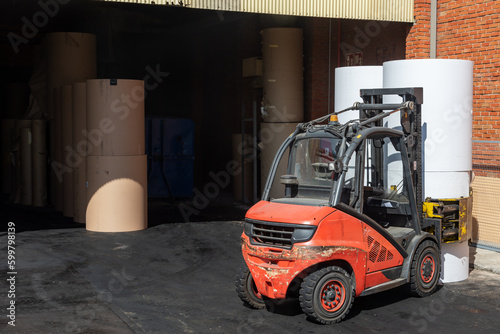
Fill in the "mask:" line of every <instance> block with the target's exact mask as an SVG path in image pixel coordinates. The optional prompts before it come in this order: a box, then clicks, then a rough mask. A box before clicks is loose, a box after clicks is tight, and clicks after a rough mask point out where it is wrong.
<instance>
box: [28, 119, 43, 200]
mask: <svg viewBox="0 0 500 334" xmlns="http://www.w3.org/2000/svg"><path fill="white" fill-rule="evenodd" d="M31 126H32V134H33V146H32V151H31V153H32V157H31V160H32V166H33V168H32V169H33V206H45V205H47V122H46V121H45V120H40V119H36V120H33V121H32V123H31Z"/></svg>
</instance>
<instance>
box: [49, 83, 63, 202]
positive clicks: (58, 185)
mask: <svg viewBox="0 0 500 334" xmlns="http://www.w3.org/2000/svg"><path fill="white" fill-rule="evenodd" d="M53 96H54V101H53V103H54V151H53V157H52V161H53V162H55V164H53V165H52V169H51V173H54V176H53V177H54V181H53V182H54V184H53V187H54V188H52V189H53V191H54V197H55V202H54V203H53V204H54V208H55V210H56V211H59V212H62V211H63V207H64V204H63V202H64V199H63V179H62V175H61V173H60V172H59V173H57V172H56V169H55V168H59V169H61V168H62V166H63V154H62V110H61V87H60V86H59V87H55V88H54V94H53ZM57 164H58V166H59V167H55V166H56V165H57ZM54 167H55V168H54Z"/></svg>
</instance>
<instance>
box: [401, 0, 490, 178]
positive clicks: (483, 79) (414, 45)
mask: <svg viewBox="0 0 500 334" xmlns="http://www.w3.org/2000/svg"><path fill="white" fill-rule="evenodd" d="M415 18H416V22H415V24H414V25H413V26H412V27H411V28H410V29H409V31H408V36H407V38H406V58H429V46H430V0H415ZM436 56H437V58H445V59H446V58H452V59H467V60H471V61H473V62H474V107H473V109H474V113H473V141H474V145H473V166H474V171H475V173H476V174H477V175H484V176H496V177H499V176H500V149H499V148H498V147H499V143H498V141H499V140H500V1H498V0H475V1H473V0H460V1H458V0H438V17H437V50H436Z"/></svg>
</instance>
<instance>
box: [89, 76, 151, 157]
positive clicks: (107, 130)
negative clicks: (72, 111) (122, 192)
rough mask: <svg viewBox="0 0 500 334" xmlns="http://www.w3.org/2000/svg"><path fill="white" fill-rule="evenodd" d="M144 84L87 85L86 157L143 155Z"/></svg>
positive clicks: (108, 82) (98, 82) (107, 81)
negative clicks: (87, 146)
mask: <svg viewBox="0 0 500 334" xmlns="http://www.w3.org/2000/svg"><path fill="white" fill-rule="evenodd" d="M144 94H145V93H144V81H142V80H121V79H119V80H117V81H116V83H113V82H112V81H111V80H110V79H96V80H88V81H87V138H88V140H89V144H90V145H89V148H90V149H89V153H88V154H89V155H107V156H112V155H115V156H121V155H131V156H135V155H142V154H145V133H144V131H145V126H144Z"/></svg>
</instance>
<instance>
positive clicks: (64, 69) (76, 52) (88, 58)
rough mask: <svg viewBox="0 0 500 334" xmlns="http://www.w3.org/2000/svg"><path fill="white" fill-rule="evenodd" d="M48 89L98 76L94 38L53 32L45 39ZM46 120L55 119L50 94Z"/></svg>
mask: <svg viewBox="0 0 500 334" xmlns="http://www.w3.org/2000/svg"><path fill="white" fill-rule="evenodd" d="M43 46H44V49H45V52H46V59H47V85H48V87H47V89H48V92H51V91H52V90H53V89H54V88H55V87H60V86H63V85H69V84H72V83H73V82H76V81H85V80H87V79H93V78H95V77H96V75H97V65H96V36H95V35H94V34H85V33H79V32H56V33H50V34H47V35H46V36H45V39H44V40H43ZM48 112H49V119H51V118H53V117H54V99H53V98H51V97H50V94H49V111H48Z"/></svg>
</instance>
